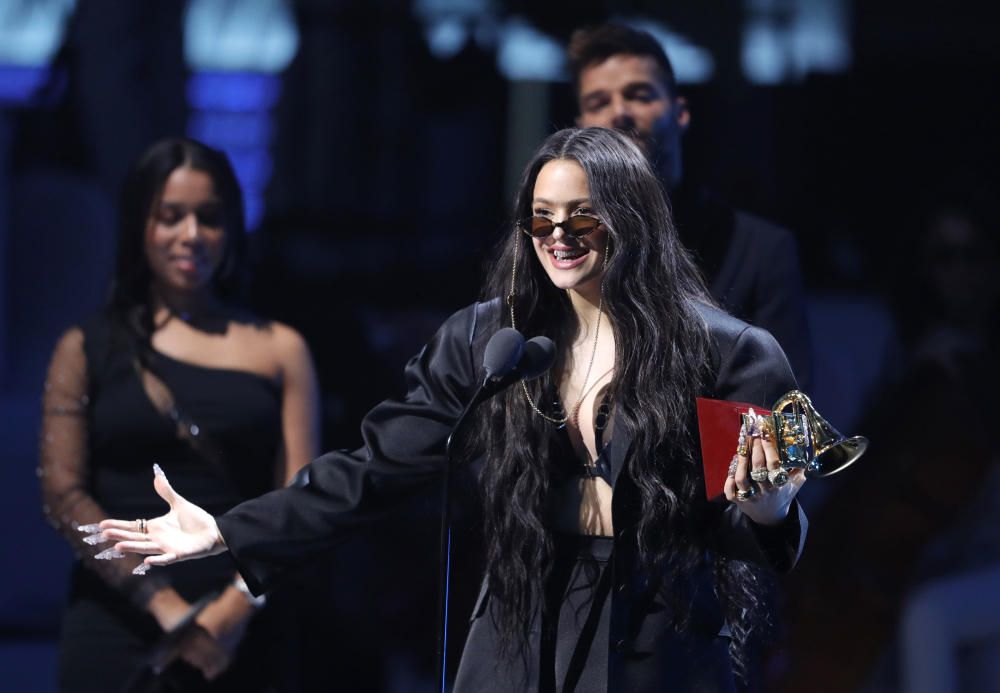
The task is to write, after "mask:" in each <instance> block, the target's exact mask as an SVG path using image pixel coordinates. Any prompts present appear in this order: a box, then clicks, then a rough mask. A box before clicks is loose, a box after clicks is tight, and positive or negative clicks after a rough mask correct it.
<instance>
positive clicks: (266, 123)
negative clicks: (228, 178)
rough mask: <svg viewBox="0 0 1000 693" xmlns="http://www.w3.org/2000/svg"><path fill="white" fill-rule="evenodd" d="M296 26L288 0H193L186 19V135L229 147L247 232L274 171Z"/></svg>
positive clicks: (257, 221) (260, 208)
mask: <svg viewBox="0 0 1000 693" xmlns="http://www.w3.org/2000/svg"><path fill="white" fill-rule="evenodd" d="M298 49H299V31H298V28H297V26H296V24H295V17H294V15H293V13H292V10H291V8H290V7H289V4H288V3H287V2H285V1H284V0H191V2H190V3H189V4H188V7H187V12H186V14H185V17H184V57H185V60H186V61H187V63H188V66H189V67H190V68H191V70H192V74H191V78H190V80H189V82H188V85H187V98H188V104H189V105H190V107H191V114H190V116H189V120H188V134H189V135H190V136H191V137H193V138H195V139H198V140H201V141H203V142H206V143H208V144H210V145H212V146H214V147H218V148H219V149H222V150H223V151H225V152H226V153H227V154H228V155H229V158H230V159H231V160H232V162H233V168H234V169H235V170H236V176H237V178H239V181H240V184H241V185H242V186H243V195H244V204H245V208H246V217H247V229H248V230H250V231H253V230H254V229H256V228H257V227H258V226H259V225H260V222H261V220H262V219H263V218H264V212H265V208H264V191H265V190H266V188H267V184H268V182H269V181H270V179H271V172H272V170H273V168H274V166H273V162H272V158H271V153H270V144H271V141H272V134H273V130H274V128H273V123H272V117H271V110H272V109H273V108H274V106H275V104H276V103H277V101H278V98H279V96H280V94H281V81H280V76H279V75H280V73H281V72H282V71H284V70H285V69H286V68H287V67H288V66H289V64H290V63H291V62H292V60H293V59H294V58H295V55H296V53H297V52H298Z"/></svg>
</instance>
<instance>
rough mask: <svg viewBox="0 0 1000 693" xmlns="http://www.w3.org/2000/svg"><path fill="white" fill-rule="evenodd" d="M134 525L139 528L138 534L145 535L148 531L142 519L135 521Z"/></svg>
mask: <svg viewBox="0 0 1000 693" xmlns="http://www.w3.org/2000/svg"><path fill="white" fill-rule="evenodd" d="M135 523H136V524H137V525H138V526H139V533H140V534H146V533H147V531H148V530H147V529H146V520H144V519H142V518H139V519H138V520H136V521H135Z"/></svg>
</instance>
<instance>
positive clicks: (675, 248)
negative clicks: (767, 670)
mask: <svg viewBox="0 0 1000 693" xmlns="http://www.w3.org/2000/svg"><path fill="white" fill-rule="evenodd" d="M553 160H571V161H575V162H576V163H578V164H579V165H580V166H581V167H582V168H583V170H584V172H585V173H586V176H587V182H588V185H589V190H590V200H591V206H592V207H593V208H594V210H595V212H596V213H597V215H598V216H599V217H600V218H601V219H602V220H603V222H604V225H605V227H606V228H607V231H608V234H609V237H610V241H609V251H608V253H609V257H608V259H607V267H606V271H605V275H604V279H603V301H604V308H605V312H606V314H607V317H608V319H609V322H610V324H611V327H612V329H613V331H614V336H615V352H616V353H615V371H614V372H615V375H614V379H613V382H612V384H611V386H610V388H611V395H612V397H613V401H614V406H615V428H616V430H621V431H624V432H627V434H628V435H629V436H630V437H631V438H632V441H633V442H632V445H633V448H632V449H633V454H632V456H631V458H630V462H629V465H628V468H627V474H628V475H629V476H630V477H631V479H632V481H633V482H634V483H635V485H636V487H637V488H638V491H639V495H640V498H641V509H640V511H639V513H638V525H637V527H636V533H635V535H634V540H635V541H636V542H637V548H638V554H639V557H640V560H641V561H642V563H643V565H644V566H645V567H646V568H647V569H649V570H651V571H653V572H655V573H656V574H663V573H667V574H666V576H665V578H664V579H668V580H673V581H674V582H675V583H676V584H677V585H681V584H682V583H683V580H684V578H685V577H690V576H691V575H692V574H693V572H694V571H695V570H698V569H699V568H701V567H703V566H704V563H705V561H706V558H705V550H704V546H703V543H702V542H699V541H698V523H697V518H698V516H699V514H700V510H703V509H704V506H705V505H706V502H705V501H704V497H703V491H702V488H703V482H702V475H701V471H700V469H699V462H698V458H697V455H696V452H695V450H696V445H695V443H694V438H693V431H692V428H693V421H694V403H695V397H696V396H697V395H698V394H699V393H700V392H701V391H702V388H703V386H704V385H705V383H706V380H707V379H708V378H709V376H710V373H709V370H710V365H709V364H710V362H711V356H710V350H711V344H710V336H709V334H708V330H707V327H706V325H705V323H704V320H703V319H702V318H701V316H700V314H699V312H698V308H697V304H698V303H699V302H700V303H705V304H712V300H711V298H709V296H708V293H707V291H706V289H705V285H704V281H703V280H702V278H701V275H700V273H699V271H698V270H697V268H696V267H695V265H694V263H693V262H692V260H691V257H690V256H689V254H688V253H687V251H686V250H685V249H684V248H683V247H682V246H681V244H680V242H679V240H678V237H677V232H676V230H675V228H674V224H673V221H672V219H671V213H670V208H669V205H668V202H667V200H666V198H665V195H664V192H663V188H662V186H661V184H660V182H659V180H658V179H657V177H656V175H655V173H654V172H653V170H652V168H651V167H650V165H649V163H648V161H647V159H646V157H645V156H644V155H643V153H642V151H641V150H640V149H639V148H638V147H637V146H636V145H635V144H634V143H633V142H632V141H631V140H629V139H628V138H627V137H626V136H625V135H622V134H621V133H619V132H616V131H613V130H608V129H604V128H586V129H566V130H561V131H559V132H557V133H555V134H553V135H551V136H550V137H549V138H548V139H547V140H546V141H545V142H544V144H542V146H541V148H540V149H539V150H538V152H537V153H536V154H535V156H534V157H533V158H532V160H531V162H530V163H529V164H528V166H527V168H526V169H525V172H524V176H523V178H522V180H521V183H520V187H519V188H518V191H517V194H516V199H515V204H514V215H513V218H514V219H515V220H516V219H521V218H524V217H528V216H530V215H531V211H532V206H531V205H532V198H533V193H534V187H535V180H536V178H537V176H538V173H539V171H540V170H541V168H542V167H543V166H544V165H545V164H546V163H548V162H550V161H553ZM515 253H516V258H517V285H516V286H515V287H514V291H513V294H512V295H511V296H510V297H509V298H507V300H510V301H512V302H513V307H514V310H515V313H516V316H517V322H518V325H517V327H518V329H519V330H521V331H522V332H524V333H525V334H528V335H532V336H534V335H546V336H548V337H550V338H552V339H553V340H554V341H555V343H556V344H557V345H568V344H571V343H572V341H573V336H574V334H575V333H576V331H577V329H578V325H577V319H576V317H575V314H574V312H573V309H572V307H571V305H570V301H569V298H568V296H567V294H566V292H564V291H562V290H559V289H557V288H556V287H555V286H554V285H553V284H552V282H551V281H550V280H549V278H548V276H547V275H546V273H545V270H544V268H542V267H541V264H540V263H539V262H538V261H537V259H536V256H535V252H534V249H533V247H532V245H531V240H530V239H529V238H527V237H526V236H525V235H524V234H522V233H519V232H518V231H517V230H516V229H515V228H514V225H513V224H512V225H511V231H510V233H508V234H507V237H506V239H505V240H504V241H503V242H502V245H501V248H500V251H499V258H498V259H497V261H496V262H495V263H493V265H492V268H491V270H490V271H489V275H488V277H487V280H486V283H485V289H484V296H483V298H484V299H491V298H495V297H498V296H499V297H505V298H506V297H508V293H509V292H510V291H511V268H512V265H513V264H514V261H515ZM505 307H507V306H505ZM566 358H567V352H566V350H565V348H564V349H563V351H562V353H561V354H560V355H559V357H558V358H557V362H556V366H555V367H554V368H553V369H552V371H550V374H549V375H546V376H544V377H542V378H539V379H537V380H535V381H533V382H532V383H531V384H530V387H529V390H530V391H531V393H532V397H533V398H534V399H535V401H536V402H546V401H547V400H546V397H549V398H551V396H552V393H553V392H556V391H557V390H558V383H557V382H556V379H557V378H558V374H559V373H560V372H562V371H563V367H564V366H565V359H566ZM553 373H554V374H556V375H552V374H553ZM480 417H481V418H480V422H479V424H480V427H481V429H480V430H482V431H483V435H484V439H483V442H484V443H485V445H486V451H487V452H486V454H487V458H486V459H487V462H486V465H485V467H484V471H483V474H482V477H481V482H482V490H483V496H484V499H483V500H484V505H485V518H484V530H485V534H486V537H487V580H488V583H489V589H490V591H491V595H492V598H494V599H495V601H494V602H493V609H494V615H495V617H496V618H497V620H498V629H499V631H500V638H501V649H502V650H503V651H504V653H505V654H507V655H514V654H517V653H518V652H523V647H524V645H525V643H526V642H527V638H528V632H529V629H530V626H531V621H532V617H533V615H534V613H535V609H536V607H537V606H538V605H543V606H542V608H544V602H545V600H544V599H543V598H542V595H543V585H544V583H545V580H546V578H547V577H548V574H549V570H550V564H551V557H552V555H553V543H552V537H551V534H550V530H549V529H548V527H547V522H546V520H547V517H546V513H547V504H548V498H549V485H550V474H549V470H550V469H552V468H553V461H552V460H550V459H549V456H550V447H551V446H550V441H551V436H552V431H553V426H552V424H550V423H548V422H547V421H545V420H544V419H543V418H542V417H540V416H538V414H536V413H535V412H533V411H532V409H531V407H530V405H529V403H528V402H527V401H526V399H525V397H524V395H523V393H522V392H521V390H520V389H519V388H510V389H509V390H508V391H507V392H506V393H505V394H504V395H503V396H499V397H496V398H494V399H493V400H492V401H491V402H490V403H489V404H488V406H484V407H482V408H481V411H480ZM510 431H517V432H518V434H517V435H509V432H510ZM668 451H669V454H668ZM668 556H669V561H668V560H667V557H668ZM664 566H669V568H665V567H664ZM715 568H716V571H715V572H716V575H717V582H719V581H721V582H726V583H729V582H733V580H730V579H729V578H730V577H732V578H737V581H736V582H737V584H738V578H740V577H741V576H740V575H739V573H745V572H746V571H747V570H749V568H747V566H746V565H745V564H742V563H738V562H725V563H723V562H721V561H719V562H718V563H717V565H716V566H715ZM743 577H747V578H749V577H750V576H748V575H745V576H743ZM679 591H682V590H679ZM720 592H721V590H720ZM735 592H736V597H735V599H734V598H729V597H726V598H723V602H724V603H725V602H727V601H728V602H729V603H728V604H726V611H727V612H728V614H729V615H730V616H735V617H740V616H742V615H745V614H747V613H749V611H750V610H748V609H746V608H745V607H747V606H753V605H752V604H750V605H748V604H747V603H745V602H746V600H747V599H749V600H751V601H752V600H754V597H753V595H752V594H751V595H747V594H746V590H745V589H743V590H740V589H737V590H735ZM720 596H722V595H720ZM743 597H746V599H743ZM741 600H742V602H743V603H741ZM679 606H680V608H679V609H678V610H677V611H678V613H679V614H680V615H679V617H678V619H677V623H676V627H677V628H679V629H680V628H683V627H684V625H685V620H686V618H687V611H689V609H687V610H686V609H685V608H684V605H683V604H681V605H679ZM731 620H732V618H731ZM740 631H741V629H740V628H734V633H736V635H737V637H736V638H735V640H736V647H735V649H734V654H735V655H736V656H735V657H734V661H735V664H736V668H737V670H739V669H740V667H741V666H742V653H741V650H740V648H741V646H742V645H741V643H739V642H738V641H739V640H740V637H739V632H740Z"/></svg>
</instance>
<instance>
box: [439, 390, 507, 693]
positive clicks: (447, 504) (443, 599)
mask: <svg viewBox="0 0 1000 693" xmlns="http://www.w3.org/2000/svg"><path fill="white" fill-rule="evenodd" d="M500 379H501V376H495V375H490V374H487V376H486V378H485V379H484V380H483V383H482V384H481V385H480V386H479V387H478V388H477V389H476V394H475V396H474V397H473V398H472V399H470V400H469V403H468V404H466V405H465V409H463V410H462V415H461V416H459V417H458V421H457V423H456V424H455V427H454V428H453V429H452V430H451V435H450V436H448V442H447V443H445V465H444V479H443V480H442V483H441V507H442V512H441V536H440V541H439V546H440V553H439V554H438V555H439V556H441V559H440V560H439V574H438V651H437V655H438V657H437V659H438V683H439V685H440V690H441V693H446V686H447V679H448V597H449V590H450V588H451V467H452V463H453V460H452V453H453V450H452V446H453V445H454V444H455V442H456V441H457V439H458V434H459V432H460V431H461V430H462V427H463V426H464V425H465V423H466V421H467V419H468V417H469V414H470V413H471V412H472V410H473V409H475V408H476V405H478V404H479V403H480V401H481V400H480V397H481V395H482V393H483V392H485V391H486V389H487V387H488V386H489V385H491V384H494V383H496V382H498V381H499V380H500Z"/></svg>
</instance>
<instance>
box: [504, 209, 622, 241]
mask: <svg viewBox="0 0 1000 693" xmlns="http://www.w3.org/2000/svg"><path fill="white" fill-rule="evenodd" d="M603 224H604V222H602V221H601V220H600V219H598V218H597V217H592V216H588V215H586V214H577V215H574V216H571V217H569V218H568V219H564V220H562V221H560V222H559V223H558V224H557V223H555V222H553V221H552V220H551V219H549V218H548V217H537V216H536V217H528V218H527V219H522V220H521V221H519V222H517V228H519V229H521V232H522V233H524V234H525V235H527V236H531V237H532V238H545V237H546V236H548V235H550V234H552V233H553V232H554V231H555V230H556V227H557V226H558V227H559V228H561V229H562V230H563V233H565V234H566V235H567V236H572V237H573V238H580V237H581V236H586V235H587V234H590V233H593V232H594V231H596V230H597V227H598V226H602V225H603Z"/></svg>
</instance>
